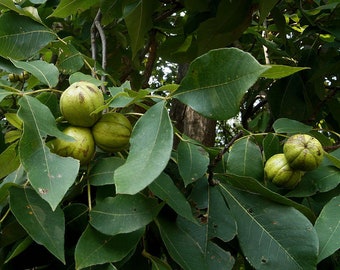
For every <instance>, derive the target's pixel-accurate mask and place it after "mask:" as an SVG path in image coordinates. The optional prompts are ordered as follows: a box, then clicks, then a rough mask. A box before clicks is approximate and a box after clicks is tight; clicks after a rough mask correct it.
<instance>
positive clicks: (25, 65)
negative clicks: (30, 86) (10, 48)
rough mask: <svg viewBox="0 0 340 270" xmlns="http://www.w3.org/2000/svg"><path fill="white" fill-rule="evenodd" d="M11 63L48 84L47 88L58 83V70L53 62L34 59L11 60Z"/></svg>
mask: <svg viewBox="0 0 340 270" xmlns="http://www.w3.org/2000/svg"><path fill="white" fill-rule="evenodd" d="M12 63H13V64H14V65H15V66H16V67H17V68H22V69H24V70H26V71H28V72H29V73H31V74H32V75H33V76H35V77H36V78H37V79H38V80H39V81H40V82H42V83H44V84H46V85H48V87H49V88H52V87H54V86H56V85H57V84H58V81H59V71H58V69H57V68H56V66H55V65H53V64H49V63H47V62H45V61H42V60H36V61H31V62H24V61H16V60H12Z"/></svg>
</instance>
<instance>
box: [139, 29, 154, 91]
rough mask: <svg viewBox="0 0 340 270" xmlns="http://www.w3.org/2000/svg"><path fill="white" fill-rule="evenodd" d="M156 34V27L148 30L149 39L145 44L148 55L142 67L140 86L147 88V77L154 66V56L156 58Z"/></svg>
mask: <svg viewBox="0 0 340 270" xmlns="http://www.w3.org/2000/svg"><path fill="white" fill-rule="evenodd" d="M156 34H157V30H156V29H152V30H151V31H150V40H149V44H148V46H147V47H148V53H149V55H148V60H147V62H146V66H145V69H144V74H143V85H142V88H148V87H149V78H150V77H151V74H152V69H153V66H154V64H155V61H156V58H157V42H156Z"/></svg>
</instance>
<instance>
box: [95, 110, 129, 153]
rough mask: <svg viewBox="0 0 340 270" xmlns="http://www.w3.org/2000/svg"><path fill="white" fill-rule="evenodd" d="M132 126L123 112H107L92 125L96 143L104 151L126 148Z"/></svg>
mask: <svg viewBox="0 0 340 270" xmlns="http://www.w3.org/2000/svg"><path fill="white" fill-rule="evenodd" d="M131 131H132V126H131V123H130V121H129V119H127V118H126V117H125V116H124V115H123V114H120V113H115V112H109V113H105V114H103V115H102V117H101V118H100V119H99V120H98V122H97V123H96V124H95V125H94V126H93V127H92V134H93V138H94V141H95V143H96V145H97V146H98V147H99V148H101V149H102V150H104V151H106V152H111V153H113V152H119V151H122V150H124V149H125V148H127V146H128V145H129V140H130V136H131Z"/></svg>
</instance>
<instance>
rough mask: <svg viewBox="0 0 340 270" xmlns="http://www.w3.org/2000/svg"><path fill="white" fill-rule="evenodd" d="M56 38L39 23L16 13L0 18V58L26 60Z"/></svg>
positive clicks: (6, 14) (7, 13)
mask: <svg viewBox="0 0 340 270" xmlns="http://www.w3.org/2000/svg"><path fill="white" fill-rule="evenodd" d="M55 38H56V35H55V33H53V32H52V31H51V30H50V29H48V28H46V27H45V26H43V25H41V24H40V23H38V22H36V21H34V20H32V19H30V18H28V17H25V16H20V15H18V14H16V13H11V12H5V13H4V14H2V15H1V16H0V56H2V57H4V58H11V59H16V60H22V59H28V58H29V57H31V56H33V55H35V54H36V53H38V52H39V50H40V49H42V48H43V47H45V46H46V45H47V44H48V43H49V42H51V41H52V40H54V39H55Z"/></svg>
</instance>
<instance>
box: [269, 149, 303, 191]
mask: <svg viewBox="0 0 340 270" xmlns="http://www.w3.org/2000/svg"><path fill="white" fill-rule="evenodd" d="M264 172H265V176H266V178H267V180H269V181H271V182H272V183H273V184H275V185H276V186H278V187H282V188H290V189H291V188H294V187H295V186H296V185H297V184H298V183H299V182H300V181H301V177H302V176H303V174H304V172H302V171H299V170H294V169H293V168H291V167H290V166H289V164H288V161H287V160H286V157H285V155H284V154H276V155H273V156H272V157H270V158H269V159H268V160H267V162H266V164H265V167H264Z"/></svg>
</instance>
